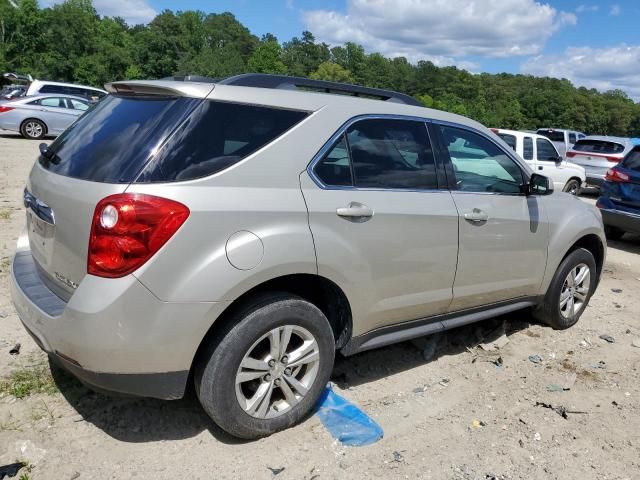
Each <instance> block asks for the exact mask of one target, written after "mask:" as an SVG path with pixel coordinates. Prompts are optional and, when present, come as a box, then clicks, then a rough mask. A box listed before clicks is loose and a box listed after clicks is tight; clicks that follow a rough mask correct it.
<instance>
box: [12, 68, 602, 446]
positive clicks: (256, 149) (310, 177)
mask: <svg viewBox="0 0 640 480" xmlns="http://www.w3.org/2000/svg"><path fill="white" fill-rule="evenodd" d="M107 89H108V90H109V92H110V95H109V96H107V97H106V98H105V99H104V100H103V101H101V102H99V103H98V104H97V105H96V106H95V107H94V108H92V109H91V110H90V111H89V112H87V114H86V115H83V116H82V117H80V119H79V120H78V121H77V122H76V123H74V124H73V125H72V126H71V127H70V128H69V129H67V130H66V131H65V132H64V133H63V134H62V135H61V136H59V137H58V138H57V139H56V140H55V141H54V142H53V143H52V144H51V145H49V146H47V145H46V144H42V145H41V155H40V157H39V159H38V161H37V162H36V163H35V164H34V166H33V169H32V171H31V173H30V175H29V178H28V180H27V185H26V188H25V193H24V202H25V205H26V212H27V229H26V233H25V236H22V237H21V238H20V239H19V240H18V249H17V252H16V254H15V257H14V258H13V259H12V267H11V280H10V283H11V291H12V298H13V302H14V304H15V306H16V311H17V312H18V315H19V317H20V318H21V319H22V322H23V323H24V325H25V327H26V329H27V330H28V331H29V332H30V333H31V334H32V336H33V337H34V338H35V340H36V342H37V343H38V345H40V346H41V348H42V349H43V350H45V351H46V352H48V353H49V355H50V357H51V359H52V360H53V361H55V362H58V363H59V364H61V365H62V366H63V367H64V368H66V369H67V370H69V371H70V372H72V373H73V374H74V375H76V376H77V377H79V378H80V379H82V380H83V381H84V382H85V383H87V384H89V385H93V386H94V387H96V388H99V389H101V390H106V391H109V390H111V391H116V392H122V393H127V394H134V395H143V396H149V397H157V398H165V399H175V398H180V397H182V396H183V394H184V392H185V389H186V387H187V382H188V380H189V379H193V381H194V383H195V390H196V393H197V396H198V398H199V399H200V402H201V404H202V405H203V407H204V409H205V410H206V412H207V413H208V414H209V415H210V416H211V418H212V419H213V420H214V421H215V422H216V423H217V424H218V425H219V426H220V427H221V428H223V429H224V430H226V431H227V432H229V433H230V434H232V435H235V436H238V437H243V438H256V437H261V436H265V435H269V434H271V433H273V432H275V431H278V430H281V429H284V428H287V427H290V426H292V425H294V424H296V423H298V422H299V421H301V420H302V419H303V418H304V417H305V415H307V414H308V413H309V412H310V411H311V409H312V408H313V406H314V404H315V403H316V401H317V400H318V398H319V396H320V395H321V393H322V391H323V390H324V388H325V386H326V384H327V382H328V380H329V378H330V375H331V371H332V368H333V363H334V355H335V352H336V351H340V352H341V353H342V354H343V355H353V354H355V353H358V352H362V351H364V350H369V349H373V348H378V347H382V346H384V345H389V344H391V343H394V342H399V341H403V340H408V339H411V338H415V337H419V336H424V335H428V334H431V333H434V332H439V331H442V330H445V329H449V328H454V327H458V326H460V325H464V324H467V323H471V322H476V321H479V320H483V319H487V318H490V317H493V316H495V315H498V314H502V313H506V312H510V311H515V310H519V309H525V308H532V309H533V311H534V314H535V315H536V317H537V318H539V319H541V320H542V321H544V322H546V323H547V324H549V325H550V326H552V327H553V328H557V329H564V328H568V327H570V326H572V325H574V324H575V323H576V322H577V321H578V319H579V318H580V316H581V315H582V313H583V312H584V310H585V308H586V306H587V304H588V302H589V299H590V297H591V295H592V294H593V292H594V290H595V289H596V286H597V284H598V281H599V278H600V274H601V272H602V265H603V261H604V259H605V246H606V240H605V236H604V232H603V225H602V218H601V216H600V214H599V211H598V209H596V208H595V206H593V205H589V204H587V203H585V202H582V201H579V200H577V199H576V198H575V197H572V196H570V195H555V196H553V198H552V197H549V196H548V195H549V194H550V193H552V192H553V183H552V182H551V181H550V180H549V179H548V178H547V177H545V176H543V175H539V174H537V173H535V172H533V171H532V170H531V168H530V167H529V165H528V164H527V163H526V162H524V161H523V160H522V159H521V158H520V157H519V156H518V155H516V154H515V153H514V152H513V151H512V150H511V149H510V148H509V147H508V146H506V145H505V144H504V143H503V142H502V141H501V140H500V139H498V138H497V137H496V136H495V135H494V134H493V133H492V132H491V131H489V130H488V129H487V128H485V127H483V126H482V125H480V124H479V123H477V122H475V121H472V120H470V119H468V118H465V117H462V116H459V115H454V114H451V113H447V112H443V111H439V110H431V109H426V108H423V107H421V106H420V104H419V103H418V102H417V101H416V100H415V99H413V98H412V97H409V96H406V95H403V94H399V93H395V92H390V91H386V90H378V89H369V88H364V87H357V86H353V85H345V84H340V83H333V82H324V81H317V80H310V79H304V78H295V77H284V76H277V75H275V76H271V75H256V74H247V75H240V76H236V77H230V78H227V79H224V80H220V81H217V82H215V81H211V82H210V83H203V82H187V81H125V82H115V83H112V84H110V85H107ZM320 92H335V93H340V94H339V95H338V94H332V93H320ZM363 97H365V98H363Z"/></svg>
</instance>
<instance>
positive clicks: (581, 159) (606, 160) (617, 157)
mask: <svg viewBox="0 0 640 480" xmlns="http://www.w3.org/2000/svg"><path fill="white" fill-rule="evenodd" d="M632 148H633V143H632V142H631V140H630V139H628V138H620V137H602V136H597V135H592V136H589V137H585V138H583V139H582V140H578V142H577V143H576V144H575V145H574V146H573V148H571V150H569V151H568V152H567V158H570V159H571V161H572V162H574V163H577V164H578V165H580V166H582V167H584V169H585V171H586V173H587V185H588V186H590V187H600V185H602V182H604V179H605V176H606V174H607V170H609V169H610V168H611V167H612V166H614V165H616V164H618V163H619V162H620V161H621V160H622V159H623V158H624V157H625V155H626V154H627V153H629V152H630V151H631V149H632Z"/></svg>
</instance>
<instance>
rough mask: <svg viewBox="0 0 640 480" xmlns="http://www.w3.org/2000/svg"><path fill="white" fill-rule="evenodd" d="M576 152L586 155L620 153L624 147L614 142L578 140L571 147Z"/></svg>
mask: <svg viewBox="0 0 640 480" xmlns="http://www.w3.org/2000/svg"><path fill="white" fill-rule="evenodd" d="M573 149H574V150H575V151H578V152H588V153H622V152H623V151H624V145H622V144H620V143H616V142H608V141H606V140H589V139H584V140H578V141H577V142H576V144H575V145H574V146H573Z"/></svg>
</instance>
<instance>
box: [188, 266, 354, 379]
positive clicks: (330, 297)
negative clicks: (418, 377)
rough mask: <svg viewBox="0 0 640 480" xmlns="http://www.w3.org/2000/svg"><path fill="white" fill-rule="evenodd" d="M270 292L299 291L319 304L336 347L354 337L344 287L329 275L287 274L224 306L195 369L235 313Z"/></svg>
mask: <svg viewBox="0 0 640 480" xmlns="http://www.w3.org/2000/svg"><path fill="white" fill-rule="evenodd" d="M269 293H274V294H278V293H280V294H282V293H285V294H290V295H295V296H298V297H301V298H303V299H305V300H307V301H308V302H310V303H312V304H314V305H315V306H316V307H318V308H319V309H320V310H321V311H322V313H324V315H325V316H326V317H327V319H328V320H329V324H330V325H331V329H332V330H333V335H334V338H335V343H336V350H339V349H341V348H342V347H344V345H346V344H347V342H348V341H349V339H350V338H351V332H352V325H353V323H352V314H351V305H350V303H349V300H348V299H347V296H346V295H345V293H344V291H343V290H342V289H341V288H340V287H339V286H338V285H337V284H336V283H334V282H333V281H331V280H329V279H328V278H326V277H323V276H320V275H314V274H308V273H297V274H289V275H283V276H280V277H276V278H272V279H270V280H267V281H265V282H262V283H260V284H258V285H256V286H254V287H252V288H251V289H249V290H248V291H246V292H244V293H243V294H242V295H240V296H239V297H237V298H236V299H235V300H233V301H232V302H231V303H230V304H229V305H228V306H227V307H226V308H225V309H224V310H223V312H222V313H221V314H220V315H219V316H218V317H217V318H216V319H215V321H214V322H213V323H212V325H211V326H210V327H209V330H208V331H207V332H206V334H205V335H204V337H203V338H202V340H201V341H200V344H199V346H198V348H197V350H196V353H195V355H194V358H193V360H192V363H191V371H193V368H194V366H195V365H197V364H198V362H199V361H200V358H201V356H202V355H203V352H205V351H206V350H207V348H206V347H207V345H209V343H210V342H212V341H215V337H216V335H217V334H218V333H220V332H223V331H224V330H226V329H227V328H230V327H231V326H232V325H233V324H234V323H235V314H236V313H237V312H239V311H240V310H241V309H243V308H246V307H247V305H250V304H251V303H252V302H253V301H255V299H258V298H264V296H265V295H268V294H269Z"/></svg>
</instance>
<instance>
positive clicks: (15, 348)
mask: <svg viewBox="0 0 640 480" xmlns="http://www.w3.org/2000/svg"><path fill="white" fill-rule="evenodd" d="M21 346H22V345H20V344H19V343H16V344H15V345H14V346H13V348H12V349H11V350H9V354H10V355H18V354H19V353H20V347H21Z"/></svg>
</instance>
